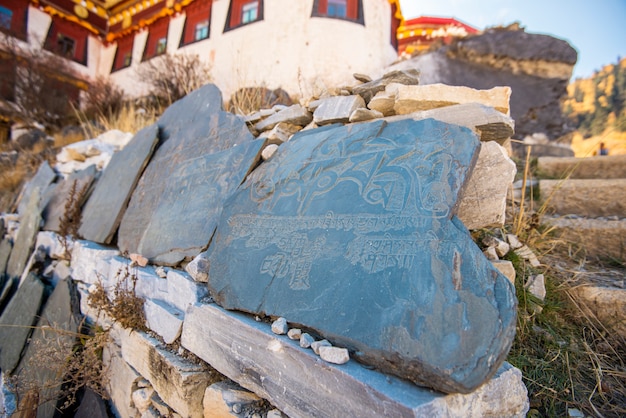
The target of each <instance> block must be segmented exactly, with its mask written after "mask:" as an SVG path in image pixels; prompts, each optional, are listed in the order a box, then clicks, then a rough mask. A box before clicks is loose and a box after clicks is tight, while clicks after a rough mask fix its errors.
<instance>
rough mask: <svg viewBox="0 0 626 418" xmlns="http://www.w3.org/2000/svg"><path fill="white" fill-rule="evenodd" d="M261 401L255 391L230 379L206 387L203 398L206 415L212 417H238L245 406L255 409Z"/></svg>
mask: <svg viewBox="0 0 626 418" xmlns="http://www.w3.org/2000/svg"><path fill="white" fill-rule="evenodd" d="M261 402H262V400H261V398H259V397H258V396H257V395H255V394H254V393H253V392H250V391H249V390H246V389H244V388H242V387H241V386H239V385H238V384H236V383H234V382H232V381H228V380H225V381H223V382H217V383H213V384H212V385H211V386H209V387H208V388H206V391H205V392H204V399H203V400H202V404H203V407H204V416H205V417H211V418H232V417H238V416H240V414H241V413H242V410H243V409H244V408H245V409H248V410H249V409H251V408H252V409H254V408H255V406H257V405H258V404H260V403H261ZM250 415H251V414H250Z"/></svg>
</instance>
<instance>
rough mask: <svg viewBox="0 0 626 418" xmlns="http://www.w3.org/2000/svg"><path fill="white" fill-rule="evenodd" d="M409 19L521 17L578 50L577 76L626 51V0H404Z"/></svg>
mask: <svg viewBox="0 0 626 418" xmlns="http://www.w3.org/2000/svg"><path fill="white" fill-rule="evenodd" d="M400 5H401V7H402V13H403V14H404V18H405V19H410V18H413V17H418V16H440V17H455V18H457V19H458V20H461V21H463V22H465V23H467V24H469V25H471V26H474V27H476V28H477V29H481V30H482V29H485V28H486V27H490V26H497V25H508V24H510V23H513V22H515V21H519V22H520V23H521V25H522V26H523V27H525V28H526V32H529V33H544V34H548V35H552V36H554V37H557V38H561V39H564V40H566V41H568V42H569V43H570V45H572V46H573V47H574V48H575V49H576V50H577V51H578V62H577V63H576V66H575V67H574V75H573V77H572V78H576V77H589V76H590V75H592V74H593V72H594V70H599V69H600V68H602V66H604V65H606V64H614V63H616V62H617V57H618V56H619V57H622V58H624V57H626V0H400Z"/></svg>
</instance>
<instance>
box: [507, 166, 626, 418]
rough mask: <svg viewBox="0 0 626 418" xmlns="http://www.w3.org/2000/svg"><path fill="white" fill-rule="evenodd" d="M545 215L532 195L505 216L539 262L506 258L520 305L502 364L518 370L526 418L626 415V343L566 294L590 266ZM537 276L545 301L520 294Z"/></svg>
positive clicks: (529, 172) (526, 176)
mask: <svg viewBox="0 0 626 418" xmlns="http://www.w3.org/2000/svg"><path fill="white" fill-rule="evenodd" d="M520 171H521V172H522V173H523V174H522V178H523V179H525V180H527V179H529V178H530V177H531V176H532V175H533V173H532V171H533V170H532V164H531V161H530V159H529V158H528V157H527V158H526V160H525V161H524V167H523V170H520ZM563 181H567V176H566V178H564V179H563ZM548 200H549V197H548ZM545 208H546V206H545V204H544V205H543V206H540V207H537V208H535V202H534V201H533V199H532V193H531V195H530V196H524V199H522V201H521V202H514V201H513V202H511V207H510V208H509V211H508V213H509V215H510V216H509V218H510V222H508V224H507V228H508V229H509V230H510V231H511V232H514V233H516V234H518V236H519V237H520V238H521V239H522V241H524V242H525V243H526V244H527V245H529V246H530V247H532V248H533V249H534V250H535V251H536V252H537V253H538V254H539V255H540V257H541V258H542V260H543V262H544V264H543V265H542V266H541V268H533V267H531V266H530V265H529V264H528V263H526V262H525V261H524V260H522V259H521V258H519V257H517V256H516V255H515V253H513V252H510V253H509V254H508V255H507V257H506V258H507V259H509V260H510V261H512V262H513V265H514V266H515V269H516V273H517V278H516V292H517V297H518V300H519V310H518V323H517V333H516V337H515V341H514V343H513V347H512V348H511V351H510V353H509V356H508V359H507V360H508V361H509V362H510V363H511V364H513V365H514V366H516V367H518V368H519V369H520V370H521V371H522V375H523V379H524V383H525V384H526V387H527V388H528V395H529V399H530V407H531V409H530V411H529V413H528V416H529V417H567V416H568V409H569V408H574V409H578V410H580V411H582V412H583V413H585V415H587V416H597V417H623V416H626V341H624V339H623V338H621V337H620V336H619V335H616V334H614V333H611V332H610V331H609V330H607V329H606V327H605V325H603V324H602V323H601V322H600V321H599V320H598V319H597V318H595V317H594V316H593V315H592V314H590V310H588V309H586V308H585V307H584V306H581V302H579V301H578V300H577V299H576V298H575V297H574V292H573V291H572V289H573V287H574V286H577V285H579V284H580V281H578V280H573V279H572V278H573V277H576V276H577V275H578V273H579V272H580V271H581V269H585V268H588V267H591V266H585V263H588V261H586V260H585V259H584V258H582V257H581V258H579V259H578V260H574V259H573V258H572V252H571V247H570V246H568V245H567V243H564V242H563V241H561V240H560V239H559V238H558V237H557V236H556V234H555V231H554V230H552V229H549V228H545V227H544V226H542V224H541V217H542V216H543V214H544V213H545V210H546V209H545ZM578 254H579V256H581V255H582V254H584V251H581V252H579V253H578ZM539 273H542V274H544V276H545V279H546V292H547V295H546V298H545V300H544V301H540V300H538V299H537V298H535V297H534V296H533V295H531V294H530V293H528V292H527V290H526V289H525V288H524V283H525V282H526V280H527V279H528V277H530V276H531V275H535V274H539Z"/></svg>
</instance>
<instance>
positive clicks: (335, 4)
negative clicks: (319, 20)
mask: <svg viewBox="0 0 626 418" xmlns="http://www.w3.org/2000/svg"><path fill="white" fill-rule="evenodd" d="M346 3H347V0H328V9H327V12H326V14H327V16H328V17H339V18H342V19H345V18H346V7H347V4H346Z"/></svg>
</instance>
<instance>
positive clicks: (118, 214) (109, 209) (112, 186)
mask: <svg viewBox="0 0 626 418" xmlns="http://www.w3.org/2000/svg"><path fill="white" fill-rule="evenodd" d="M158 133H159V128H158V126H157V125H156V124H153V125H151V126H148V127H146V128H144V129H142V130H141V131H139V132H137V134H136V135H135V136H134V138H133V139H132V140H131V142H130V143H128V144H127V145H126V147H124V149H123V150H121V151H118V152H117V153H115V154H113V157H112V158H111V161H110V162H109V164H108V165H107V168H106V169H105V170H104V172H103V173H102V176H101V177H100V179H99V180H98V184H97V185H96V188H95V189H94V191H93V193H92V195H91V197H90V198H89V200H88V201H87V203H86V204H85V207H84V208H83V217H82V222H81V225H80V228H79V230H78V232H79V234H80V235H81V236H82V237H83V238H84V239H88V240H90V241H95V242H99V243H102V244H108V243H110V242H111V240H112V239H113V235H115V232H116V231H117V227H118V226H119V224H120V222H121V220H122V215H123V214H124V210H125V209H126V205H127V204H128V201H129V200H130V195H131V193H132V192H133V190H134V188H135V185H136V184H137V182H138V181H139V176H140V175H141V173H142V172H143V169H144V168H145V167H146V165H147V164H148V161H149V159H150V157H151V156H152V152H153V151H154V148H155V147H156V144H157V142H158Z"/></svg>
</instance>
